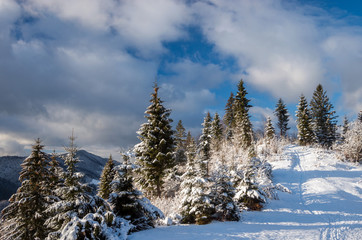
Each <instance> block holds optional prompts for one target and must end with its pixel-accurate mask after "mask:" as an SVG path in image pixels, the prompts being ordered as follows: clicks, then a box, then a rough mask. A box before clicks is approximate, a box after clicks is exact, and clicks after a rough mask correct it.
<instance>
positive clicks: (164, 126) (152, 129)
mask: <svg viewBox="0 0 362 240" xmlns="http://www.w3.org/2000/svg"><path fill="white" fill-rule="evenodd" d="M158 89H159V88H158V86H157V83H156V84H155V86H154V93H152V95H151V100H150V102H151V105H150V106H149V107H148V108H147V111H146V114H147V115H146V116H145V118H146V119H147V122H146V123H144V124H142V125H141V128H140V130H139V131H138V132H137V133H138V134H139V139H140V140H141V142H140V143H139V144H137V145H136V149H135V150H136V159H137V162H138V164H139V165H140V168H139V171H138V173H139V178H138V183H139V184H140V185H141V187H142V189H143V190H144V191H145V192H146V195H148V196H158V197H160V196H161V194H162V189H163V184H164V176H165V174H166V170H167V169H169V168H171V167H173V166H174V164H175V161H174V157H173V152H174V138H173V131H172V129H171V122H172V120H171V119H170V118H169V115H170V113H171V111H170V110H168V109H166V108H165V107H164V106H163V105H162V103H163V102H162V101H161V99H160V98H159V96H158Z"/></svg>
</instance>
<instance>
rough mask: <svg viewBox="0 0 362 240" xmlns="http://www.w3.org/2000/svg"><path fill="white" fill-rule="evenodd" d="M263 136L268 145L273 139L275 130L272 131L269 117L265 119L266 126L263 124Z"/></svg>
mask: <svg viewBox="0 0 362 240" xmlns="http://www.w3.org/2000/svg"><path fill="white" fill-rule="evenodd" d="M264 136H265V139H266V141H267V143H268V144H269V143H270V141H271V140H272V139H273V138H274V137H275V130H274V127H273V124H272V121H271V118H270V117H269V116H268V117H267V120H266V124H265V128H264Z"/></svg>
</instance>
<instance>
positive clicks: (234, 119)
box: [0, 80, 362, 239]
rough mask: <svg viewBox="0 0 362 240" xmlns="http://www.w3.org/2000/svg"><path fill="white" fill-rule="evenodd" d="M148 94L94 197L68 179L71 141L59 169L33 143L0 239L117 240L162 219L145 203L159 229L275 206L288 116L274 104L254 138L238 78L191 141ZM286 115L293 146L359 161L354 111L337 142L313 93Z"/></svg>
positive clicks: (323, 103) (360, 124)
mask: <svg viewBox="0 0 362 240" xmlns="http://www.w3.org/2000/svg"><path fill="white" fill-rule="evenodd" d="M158 90H159V87H158V86H157V84H155V86H154V91H153V93H152V94H151V99H150V103H151V104H150V106H149V107H148V108H147V110H146V113H145V114H146V115H145V118H146V119H147V121H146V122H145V123H144V124H142V125H141V127H140V129H139V131H138V132H137V133H138V135H139V139H140V143H139V144H137V145H136V146H135V147H134V149H133V153H131V154H125V153H124V154H123V155H122V164H120V165H117V164H115V162H114V161H113V159H112V156H110V158H109V160H108V162H107V163H106V164H105V167H104V169H103V172H102V175H101V178H100V183H99V188H98V190H97V193H96V194H92V193H91V192H90V189H89V187H88V186H87V184H82V183H81V178H82V174H81V173H79V172H77V171H76V166H77V162H78V161H79V159H78V158H76V152H77V147H76V146H75V143H74V140H75V138H74V136H73V135H72V136H71V137H70V143H69V146H68V147H66V148H65V150H66V152H67V154H66V155H65V157H63V161H64V165H65V169H63V168H61V167H59V163H58V162H57V156H56V154H55V153H54V154H53V155H52V156H51V157H49V156H48V155H47V154H45V153H44V151H43V148H44V146H43V145H42V144H41V141H40V140H39V139H37V140H36V142H35V144H34V146H33V149H32V153H31V155H30V156H29V157H28V158H26V159H25V160H24V162H23V164H22V165H21V166H22V171H21V173H20V178H19V180H20V181H21V187H19V189H18V191H17V192H16V193H15V194H14V195H13V196H12V197H11V198H10V199H9V202H10V204H9V205H8V206H7V207H6V208H5V209H4V210H3V211H2V217H1V227H0V236H1V239H112V238H117V239H126V237H127V234H129V233H131V232H135V231H139V230H143V229H147V228H150V227H153V226H154V225H155V224H156V223H157V222H158V221H159V220H158V219H159V218H163V213H162V212H161V211H160V210H159V209H158V208H157V207H155V206H154V205H152V204H151V202H150V200H149V199H151V200H152V201H154V202H161V203H162V202H163V200H165V199H167V204H165V203H163V204H162V206H160V207H162V208H163V210H167V211H168V215H170V213H172V214H171V215H172V216H171V218H172V219H171V220H170V221H168V224H172V222H174V223H197V224H206V223H209V222H211V221H212V220H219V221H238V220H240V219H241V213H242V211H244V210H261V209H262V207H263V204H264V203H265V202H267V199H273V198H277V195H276V191H275V190H277V189H278V190H282V191H287V189H285V188H283V186H280V185H278V186H274V185H273V183H272V180H271V167H270V165H269V164H268V162H267V159H268V158H269V157H270V156H271V155H273V154H276V153H278V152H280V150H281V147H282V145H283V142H285V141H288V140H287V136H288V135H287V132H288V130H289V127H288V122H289V113H288V110H287V108H286V105H285V103H284V102H283V100H282V99H279V100H278V102H277V104H276V108H275V112H274V113H275V116H276V119H277V122H276V126H277V130H278V134H276V130H275V128H274V126H273V123H272V121H271V116H269V117H268V118H267V121H266V125H265V129H264V134H263V136H262V137H259V138H258V137H257V136H256V134H255V132H254V131H253V126H252V123H251V120H250V114H249V110H250V108H251V107H252V106H251V104H250V100H249V99H248V98H247V91H246V89H245V86H244V82H243V81H242V80H241V81H240V82H239V84H238V88H237V92H236V94H235V95H234V94H233V93H231V95H230V97H229V99H228V101H227V104H226V107H225V114H224V116H223V118H222V119H221V118H220V116H219V114H218V113H215V115H214V116H213V117H212V116H211V115H210V113H207V114H206V116H205V118H204V122H203V123H202V126H203V128H202V134H201V136H200V137H199V138H198V139H195V138H194V137H193V136H192V135H191V133H190V132H187V133H186V129H185V128H184V126H183V124H182V121H179V122H178V124H177V126H176V131H174V130H173V129H172V126H171V124H172V119H171V118H170V114H171V110H169V109H167V108H165V107H164V106H163V101H162V100H161V99H160V97H159V95H158ZM296 116H297V128H298V139H297V141H298V143H299V144H301V145H314V144H315V145H319V146H322V147H324V148H331V147H335V149H339V150H340V151H341V152H342V153H344V156H345V157H346V158H347V159H352V160H353V161H360V160H361V158H362V147H361V144H362V139H361V136H362V112H361V113H360V114H359V117H358V120H356V121H355V122H353V123H348V121H347V120H345V123H344V127H343V131H342V133H341V134H338V131H337V123H336V120H335V119H336V115H335V111H333V105H332V104H331V103H330V101H329V98H328V97H327V94H326V92H325V91H324V90H323V87H322V86H321V85H318V86H317V88H316V90H315V92H314V94H313V97H312V99H311V101H310V103H309V104H308V102H307V100H306V98H305V97H304V96H303V95H301V97H300V101H299V105H298V110H297V113H296ZM346 149H348V151H346ZM133 158H135V161H133ZM131 160H132V161H131ZM138 189H139V190H138ZM144 195H145V196H146V197H147V198H146V197H144Z"/></svg>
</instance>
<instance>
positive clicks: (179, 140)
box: [175, 120, 186, 165]
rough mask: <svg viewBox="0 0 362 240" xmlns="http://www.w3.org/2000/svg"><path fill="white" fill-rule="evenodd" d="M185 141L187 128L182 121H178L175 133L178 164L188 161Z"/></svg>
mask: <svg viewBox="0 0 362 240" xmlns="http://www.w3.org/2000/svg"><path fill="white" fill-rule="evenodd" d="M185 142H186V130H185V128H184V126H183V125H182V121H181V120H180V121H178V123H177V126H176V133H175V145H176V149H175V152H176V157H175V161H176V164H178V165H180V164H181V165H182V164H185V163H186V155H185Z"/></svg>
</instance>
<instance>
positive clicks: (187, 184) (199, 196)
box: [181, 156, 215, 224]
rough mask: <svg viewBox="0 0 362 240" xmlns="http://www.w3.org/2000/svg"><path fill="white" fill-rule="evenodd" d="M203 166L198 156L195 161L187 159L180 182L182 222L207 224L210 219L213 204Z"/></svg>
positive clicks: (213, 210) (213, 208)
mask: <svg viewBox="0 0 362 240" xmlns="http://www.w3.org/2000/svg"><path fill="white" fill-rule="evenodd" d="M205 167H206V166H205V163H204V161H203V159H202V158H200V157H199V156H197V157H196V158H195V161H193V160H192V159H189V160H188V164H187V170H186V172H185V174H184V175H183V176H182V184H181V195H182V197H183V198H182V201H181V216H182V220H181V222H182V223H196V224H207V223H209V222H211V221H212V215H213V214H214V213H215V206H214V205H213V203H212V197H211V192H210V181H209V178H208V177H207V176H206V174H205V172H206V171H205Z"/></svg>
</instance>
